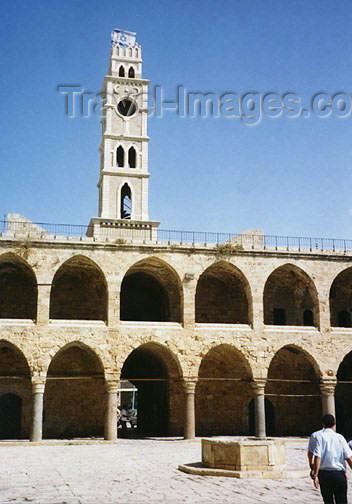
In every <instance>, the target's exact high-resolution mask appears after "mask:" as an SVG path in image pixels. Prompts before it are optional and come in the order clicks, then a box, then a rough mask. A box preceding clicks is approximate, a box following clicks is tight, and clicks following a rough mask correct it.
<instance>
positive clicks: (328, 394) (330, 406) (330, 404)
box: [320, 382, 336, 418]
mask: <svg viewBox="0 0 352 504" xmlns="http://www.w3.org/2000/svg"><path fill="white" fill-rule="evenodd" d="M335 387H336V382H323V383H321V384H320V390H321V400H322V406H323V415H327V414H330V415H333V416H334V417H335V418H336V413H335Z"/></svg>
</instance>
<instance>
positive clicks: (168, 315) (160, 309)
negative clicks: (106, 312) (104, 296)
mask: <svg viewBox="0 0 352 504" xmlns="http://www.w3.org/2000/svg"><path fill="white" fill-rule="evenodd" d="M182 311H183V290H182V284H181V281H180V278H179V276H178V274H177V273H176V271H175V270H174V269H173V268H172V267H171V266H170V265H169V264H167V263H166V262H164V261H162V260H161V259H158V258H156V257H150V258H147V259H143V260H141V261H139V262H137V263H136V264H134V265H133V266H131V267H130V268H129V270H128V271H127V273H126V274H125V276H124V279H123V281H122V284H121V293H120V318H121V320H133V321H150V322H182Z"/></svg>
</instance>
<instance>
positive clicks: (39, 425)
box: [31, 381, 45, 441]
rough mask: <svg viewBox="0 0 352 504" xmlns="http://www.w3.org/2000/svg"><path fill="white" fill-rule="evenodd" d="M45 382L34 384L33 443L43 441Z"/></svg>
mask: <svg viewBox="0 0 352 504" xmlns="http://www.w3.org/2000/svg"><path fill="white" fill-rule="evenodd" d="M44 389H45V382H44V381H34V382H32V430H31V441H41V440H42V439H43V403H44Z"/></svg>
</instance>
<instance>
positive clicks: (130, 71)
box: [128, 66, 136, 79]
mask: <svg viewBox="0 0 352 504" xmlns="http://www.w3.org/2000/svg"><path fill="white" fill-rule="evenodd" d="M135 76H136V74H135V71H134V68H133V67H132V66H131V67H130V68H129V70H128V77H129V78H130V79H134V78H135Z"/></svg>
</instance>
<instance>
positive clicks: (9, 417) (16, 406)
mask: <svg viewBox="0 0 352 504" xmlns="http://www.w3.org/2000/svg"><path fill="white" fill-rule="evenodd" d="M21 417H22V399H21V398H20V397H19V396H18V395H17V394H12V393H8V394H3V395H0V439H18V438H19V437H20V436H21Z"/></svg>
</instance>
